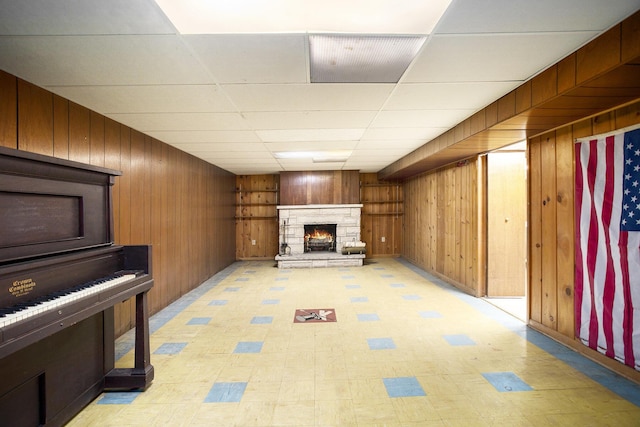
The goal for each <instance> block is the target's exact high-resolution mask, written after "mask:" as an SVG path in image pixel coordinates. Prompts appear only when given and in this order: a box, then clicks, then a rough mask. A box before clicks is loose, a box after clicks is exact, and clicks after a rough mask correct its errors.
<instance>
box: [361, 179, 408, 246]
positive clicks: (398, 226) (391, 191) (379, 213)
mask: <svg viewBox="0 0 640 427" xmlns="http://www.w3.org/2000/svg"><path fill="white" fill-rule="evenodd" d="M360 203H362V216H361V221H360V239H361V240H362V241H363V242H365V243H366V244H367V255H368V256H400V254H401V253H402V242H403V221H404V188H403V186H402V183H400V182H389V181H379V180H378V175H377V174H375V173H363V174H360ZM383 238H384V241H382V240H383Z"/></svg>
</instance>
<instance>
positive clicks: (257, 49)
mask: <svg viewBox="0 0 640 427" xmlns="http://www.w3.org/2000/svg"><path fill="white" fill-rule="evenodd" d="M184 40H185V42H186V43H187V44H188V45H189V46H191V48H192V49H193V51H194V52H195V54H196V55H197V56H198V58H199V59H200V61H201V62H202V64H204V65H205V66H206V67H207V68H208V69H209V71H210V72H211V74H212V75H213V76H214V77H215V79H216V81H217V82H220V83H307V81H308V74H309V73H308V71H307V55H306V35H304V34H260V35H255V34H235V35H228V34H218V35H211V34H209V35H197V36H196V35H193V36H184Z"/></svg>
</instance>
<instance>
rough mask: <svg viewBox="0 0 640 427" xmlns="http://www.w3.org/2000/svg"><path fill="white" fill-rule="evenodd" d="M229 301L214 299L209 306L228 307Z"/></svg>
mask: <svg viewBox="0 0 640 427" xmlns="http://www.w3.org/2000/svg"><path fill="white" fill-rule="evenodd" d="M227 302H228V300H226V299H214V300H213V301H211V302H210V303H209V305H226V304H227Z"/></svg>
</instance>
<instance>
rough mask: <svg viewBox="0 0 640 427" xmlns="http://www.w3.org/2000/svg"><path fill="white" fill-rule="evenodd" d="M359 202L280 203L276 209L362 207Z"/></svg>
mask: <svg viewBox="0 0 640 427" xmlns="http://www.w3.org/2000/svg"><path fill="white" fill-rule="evenodd" d="M362 206H363V205H362V204H361V203H357V204H347V205H280V206H276V209H278V210H280V209H336V208H358V209H361V208H362Z"/></svg>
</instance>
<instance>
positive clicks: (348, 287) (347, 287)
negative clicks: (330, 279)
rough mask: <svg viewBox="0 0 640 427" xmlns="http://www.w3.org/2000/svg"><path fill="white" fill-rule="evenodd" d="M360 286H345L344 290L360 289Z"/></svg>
mask: <svg viewBox="0 0 640 427" xmlns="http://www.w3.org/2000/svg"><path fill="white" fill-rule="evenodd" d="M361 287H362V286H360V285H346V286H345V288H346V289H360V288H361Z"/></svg>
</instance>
